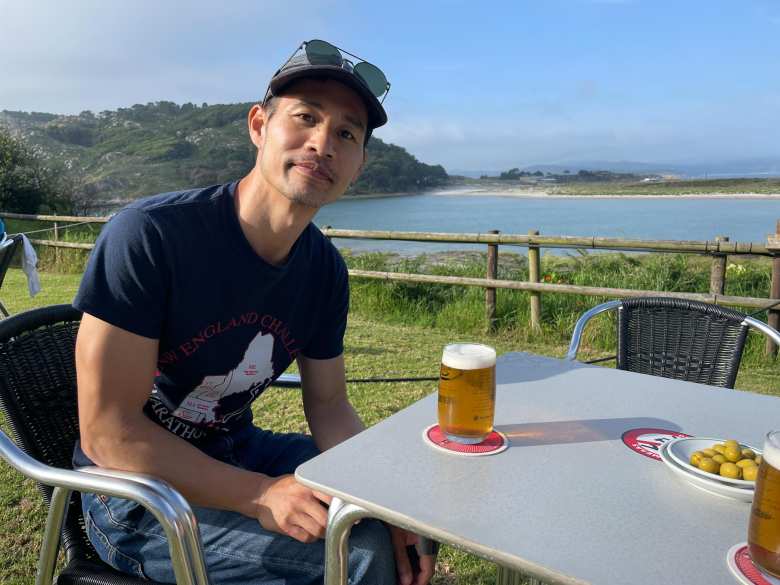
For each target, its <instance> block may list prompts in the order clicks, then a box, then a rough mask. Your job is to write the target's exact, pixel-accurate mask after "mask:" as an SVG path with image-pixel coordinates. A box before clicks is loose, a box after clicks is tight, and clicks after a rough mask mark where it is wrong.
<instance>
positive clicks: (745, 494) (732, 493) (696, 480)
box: [658, 443, 753, 502]
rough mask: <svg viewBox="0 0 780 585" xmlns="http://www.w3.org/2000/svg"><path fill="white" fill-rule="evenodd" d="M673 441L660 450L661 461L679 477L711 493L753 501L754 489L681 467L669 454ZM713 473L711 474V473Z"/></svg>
mask: <svg viewBox="0 0 780 585" xmlns="http://www.w3.org/2000/svg"><path fill="white" fill-rule="evenodd" d="M670 444H671V443H664V444H663V445H662V446H661V448H660V449H659V451H658V454H659V455H660V456H661V461H663V462H664V464H665V465H666V467H667V469H669V471H671V472H672V473H674V474H675V475H676V476H677V477H678V478H679V479H681V480H683V481H685V482H687V483H688V484H690V485H692V486H693V487H695V488H698V489H700V490H704V491H705V492H709V493H711V494H715V495H717V496H721V497H724V498H733V499H736V500H741V501H743V502H752V501H753V490H752V489H745V488H741V487H734V486H730V485H727V484H725V483H721V482H719V481H717V480H711V479H707V478H704V477H702V476H700V475H698V474H694V473H691V472H689V471H688V470H687V469H683V468H682V467H680V466H679V465H678V464H677V462H675V461H674V460H673V459H672V458H671V457H670V455H669V445H670ZM710 475H711V474H710Z"/></svg>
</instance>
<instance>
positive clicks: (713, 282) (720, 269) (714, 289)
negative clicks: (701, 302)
mask: <svg viewBox="0 0 780 585" xmlns="http://www.w3.org/2000/svg"><path fill="white" fill-rule="evenodd" d="M715 241H716V242H728V241H729V237H728V236H716V238H715ZM727 262H728V256H727V255H726V254H715V255H714V256H713V258H712V268H710V292H711V293H712V294H715V295H722V294H723V292H724V290H725V289H726V263H727Z"/></svg>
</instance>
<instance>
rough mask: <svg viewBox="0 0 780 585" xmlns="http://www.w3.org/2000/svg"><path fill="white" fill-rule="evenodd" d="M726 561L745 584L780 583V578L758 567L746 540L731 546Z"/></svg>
mask: <svg viewBox="0 0 780 585" xmlns="http://www.w3.org/2000/svg"><path fill="white" fill-rule="evenodd" d="M726 562H727V564H728V566H729V569H730V570H731V572H732V573H733V574H734V576H735V577H736V578H737V580H738V581H739V582H740V583H742V584H743V585H778V583H780V579H776V578H775V577H772V576H770V575H767V574H766V573H764V572H763V571H762V570H761V569H759V568H758V567H756V565H755V564H754V563H753V559H751V558H750V551H749V550H748V547H747V545H746V544H745V543H744V542H743V543H740V544H736V545H734V546H732V547H731V549H730V550H729V552H728V554H727V556H726Z"/></svg>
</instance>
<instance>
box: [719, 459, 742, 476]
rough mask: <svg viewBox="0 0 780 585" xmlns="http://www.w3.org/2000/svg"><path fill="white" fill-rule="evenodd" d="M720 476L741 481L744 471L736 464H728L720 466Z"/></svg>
mask: <svg viewBox="0 0 780 585" xmlns="http://www.w3.org/2000/svg"><path fill="white" fill-rule="evenodd" d="M720 474H721V475H722V476H723V477H728V478H730V479H740V478H741V477H742V470H741V469H740V468H739V467H737V466H736V465H735V464H734V463H731V462H727V463H724V464H723V465H721V466H720Z"/></svg>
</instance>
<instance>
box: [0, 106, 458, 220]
mask: <svg viewBox="0 0 780 585" xmlns="http://www.w3.org/2000/svg"><path fill="white" fill-rule="evenodd" d="M251 106H252V104H251V103H242V104H226V105H207V104H203V105H202V106H197V105H194V104H191V103H187V104H183V105H178V104H175V103H173V102H167V101H161V102H155V103H149V104H146V105H141V104H136V105H134V106H132V107H129V108H119V109H118V110H115V111H104V112H100V113H97V114H95V113H93V112H89V111H85V112H82V113H81V114H79V115H77V116H63V115H56V114H48V113H41V112H32V113H28V112H12V111H7V110H3V111H2V112H0V127H5V128H7V129H10V130H11V132H13V133H14V134H16V135H19V136H21V137H23V138H24V139H25V141H27V142H28V143H29V144H31V145H32V146H33V147H35V148H36V149H37V150H40V151H42V153H43V154H44V155H45V156H46V157H52V158H54V159H57V160H58V161H62V162H64V163H65V167H66V168H68V169H69V170H70V172H72V173H73V174H74V175H75V176H76V177H77V181H76V182H77V184H79V185H80V189H81V190H82V191H83V192H84V197H85V198H86V199H87V200H89V201H90V202H91V203H93V204H94V205H93V206H95V207H98V206H106V205H109V206H110V205H111V204H112V203H113V204H117V203H120V202H123V201H126V200H130V199H134V198H137V197H139V196H142V195H149V194H154V193H158V192H162V191H170V190H176V189H183V188H187V187H193V186H202V185H210V184H215V183H221V182H225V181H229V180H231V179H235V178H239V177H241V176H243V175H244V174H245V173H246V172H248V171H249V169H251V167H252V165H253V164H254V158H255V149H254V147H253V146H252V143H251V142H250V140H249V135H248V132H247V128H246V115H247V112H248V111H249V108H250V107H251ZM447 179H448V176H447V173H446V171H445V170H444V168H443V167H441V166H440V165H435V166H434V165H427V164H424V163H421V162H420V161H418V160H417V159H416V158H415V157H414V156H412V155H411V154H409V153H408V152H407V151H406V150H405V149H403V148H401V147H399V146H396V145H393V144H385V143H384V142H382V141H381V140H379V139H378V138H372V139H371V141H370V142H369V144H368V162H367V164H366V167H365V168H364V170H363V173H362V174H361V177H360V179H359V180H358V181H357V182H356V183H355V185H353V187H352V188H351V189H350V193H389V192H414V191H419V190H423V189H429V188H431V187H436V186H438V185H442V184H444V183H446V181H447Z"/></svg>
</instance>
